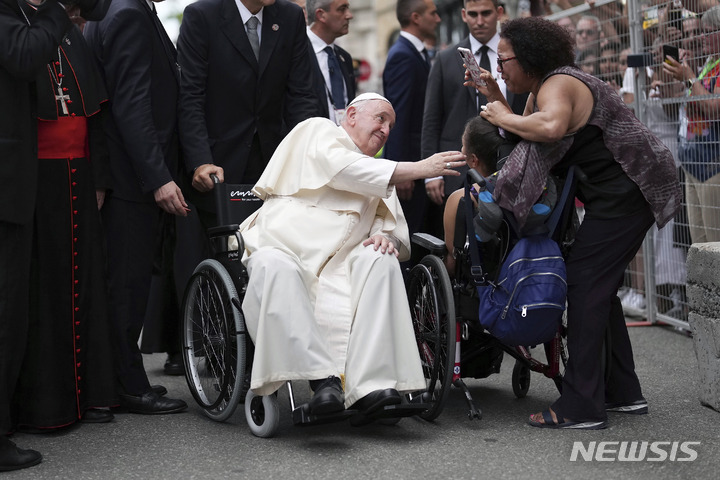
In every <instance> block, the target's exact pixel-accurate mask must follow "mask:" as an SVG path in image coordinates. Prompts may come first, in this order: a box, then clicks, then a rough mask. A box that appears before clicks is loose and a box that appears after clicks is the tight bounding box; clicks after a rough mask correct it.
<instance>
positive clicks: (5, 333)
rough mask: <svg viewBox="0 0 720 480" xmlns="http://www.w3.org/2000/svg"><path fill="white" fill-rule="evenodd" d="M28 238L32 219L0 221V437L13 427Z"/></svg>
mask: <svg viewBox="0 0 720 480" xmlns="http://www.w3.org/2000/svg"><path fill="white" fill-rule="evenodd" d="M32 238H33V222H32V221H30V222H28V223H27V224H24V225H17V224H14V223H8V222H3V221H0V437H2V436H4V435H5V434H6V433H7V432H9V431H10V430H11V429H12V428H13V427H14V425H13V420H12V416H13V415H12V412H11V407H10V405H11V403H12V398H13V395H14V393H15V387H16V385H17V380H18V375H19V374H20V367H21V366H22V362H23V357H24V356H25V345H26V343H27V333H28V305H29V302H30V300H29V295H30V290H29V288H30V259H31V255H32Z"/></svg>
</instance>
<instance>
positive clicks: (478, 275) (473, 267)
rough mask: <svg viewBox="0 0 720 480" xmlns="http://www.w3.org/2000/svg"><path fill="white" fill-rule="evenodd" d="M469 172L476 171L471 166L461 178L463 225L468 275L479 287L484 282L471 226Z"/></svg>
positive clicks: (471, 208)
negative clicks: (467, 252) (465, 235)
mask: <svg viewBox="0 0 720 480" xmlns="http://www.w3.org/2000/svg"><path fill="white" fill-rule="evenodd" d="M470 172H473V173H475V174H476V175H477V172H475V170H473V169H472V168H471V169H470V170H468V173H467V175H465V179H464V180H463V185H464V186H465V226H466V231H467V236H468V242H469V244H470V276H472V279H473V282H474V283H475V286H476V287H479V286H481V285H483V284H484V283H485V273H484V272H483V269H482V258H481V255H480V248H478V241H477V238H475V228H474V227H473V213H474V209H473V203H472V199H471V198H470V178H471V176H472V175H471V174H470ZM478 176H479V175H478ZM480 178H482V177H480ZM476 181H477V180H476ZM478 183H479V182H478ZM483 183H485V182H483Z"/></svg>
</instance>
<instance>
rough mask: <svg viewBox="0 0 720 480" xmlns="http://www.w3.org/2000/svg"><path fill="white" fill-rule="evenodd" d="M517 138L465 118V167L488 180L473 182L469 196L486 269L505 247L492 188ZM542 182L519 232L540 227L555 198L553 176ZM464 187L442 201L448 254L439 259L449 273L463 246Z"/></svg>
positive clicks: (482, 121)
mask: <svg viewBox="0 0 720 480" xmlns="http://www.w3.org/2000/svg"><path fill="white" fill-rule="evenodd" d="M520 140H521V138H520V137H519V136H517V135H515V134H512V133H509V132H503V133H502V134H501V133H500V130H499V129H498V128H497V127H496V126H494V125H493V124H491V123H490V122H488V121H487V120H485V119H484V118H482V117H474V118H471V119H470V120H468V122H467V124H466V125H465V131H464V132H463V137H462V145H463V147H462V148H463V150H462V152H463V153H464V154H465V156H466V162H467V165H468V167H470V168H472V169H474V170H475V171H476V172H478V173H479V174H480V175H481V176H482V177H484V178H485V180H486V181H487V182H488V184H489V185H488V186H484V187H480V186H479V185H477V184H475V185H473V186H472V189H471V198H472V200H473V212H474V213H473V230H474V232H475V235H476V238H477V239H478V240H479V241H480V242H481V245H482V246H481V248H482V250H483V260H484V263H487V265H485V266H486V267H487V269H488V272H489V271H490V270H492V268H494V267H497V266H498V263H499V262H500V261H501V260H502V257H503V256H504V255H503V253H504V252H506V251H507V248H508V245H507V243H508V241H509V238H508V236H509V232H508V233H504V232H503V231H502V230H501V227H502V225H503V218H504V214H503V211H502V210H501V209H500V207H499V206H498V205H497V204H496V203H495V202H494V201H493V198H492V188H493V187H494V185H495V182H496V181H497V175H498V170H499V169H500V168H501V167H502V165H503V163H504V162H505V159H507V157H508V156H509V155H510V153H511V152H512V150H513V148H514V147H515V145H517V143H518V142H519V141H520ZM546 182H547V183H546V186H545V188H544V190H543V192H542V194H541V195H540V198H538V200H537V202H536V203H535V205H533V208H532V210H531V212H530V215H529V216H528V220H527V222H526V223H525V225H524V226H523V228H522V230H521V231H520V232H518V233H519V234H522V235H528V234H533V233H535V232H536V231H537V230H538V229H541V228H543V224H544V222H545V221H546V220H547V218H548V217H549V216H550V213H551V212H552V210H553V208H554V207H555V204H556V202H557V184H556V182H557V180H556V179H555V178H554V177H552V176H551V175H548V177H547V180H546ZM464 195H465V190H464V189H463V188H460V189H458V190H456V191H455V192H453V193H452V194H450V196H449V197H448V199H447V202H446V204H445V213H444V217H443V227H444V230H445V245H446V247H447V251H448V255H446V256H445V258H444V259H443V260H444V262H445V266H446V267H447V269H448V273H449V274H450V276H454V275H455V272H456V259H457V255H458V254H459V253H461V252H462V251H463V248H464V246H465V235H466V226H465V223H466V222H465V201H464V200H465V199H464Z"/></svg>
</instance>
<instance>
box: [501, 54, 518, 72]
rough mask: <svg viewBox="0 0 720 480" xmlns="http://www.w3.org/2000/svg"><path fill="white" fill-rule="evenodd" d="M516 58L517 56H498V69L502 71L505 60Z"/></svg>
mask: <svg viewBox="0 0 720 480" xmlns="http://www.w3.org/2000/svg"><path fill="white" fill-rule="evenodd" d="M516 58H517V57H508V58H500V57H498V59H497V66H498V70H500V71H501V72H502V71H503V68H504V65H505V62H509V61H510V60H515V59H516Z"/></svg>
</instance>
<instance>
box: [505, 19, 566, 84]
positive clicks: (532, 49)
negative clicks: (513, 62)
mask: <svg viewBox="0 0 720 480" xmlns="http://www.w3.org/2000/svg"><path fill="white" fill-rule="evenodd" d="M500 38H504V39H505V40H507V41H508V42H510V46H511V47H512V49H513V52H514V53H515V56H516V57H517V61H518V62H519V63H520V66H521V67H522V69H523V70H524V71H525V73H527V74H528V75H529V76H531V77H536V78H542V77H544V76H545V75H546V74H548V73H550V72H552V71H553V70H555V69H556V68H559V67H564V66H575V40H574V39H573V38H572V37H571V36H570V34H569V33H568V32H567V30H565V29H564V28H563V27H561V26H560V25H558V24H557V23H555V22H551V21H548V20H544V19H542V18H540V17H525V18H516V19H514V20H508V21H507V22H504V23H503V24H502V28H501V29H500Z"/></svg>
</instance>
